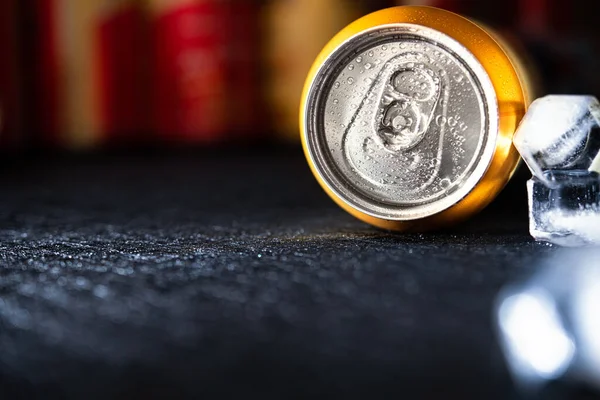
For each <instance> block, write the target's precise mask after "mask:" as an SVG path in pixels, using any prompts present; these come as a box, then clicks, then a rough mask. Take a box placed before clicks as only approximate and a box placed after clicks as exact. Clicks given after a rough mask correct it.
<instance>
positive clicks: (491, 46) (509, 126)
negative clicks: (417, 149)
mask: <svg viewBox="0 0 600 400" xmlns="http://www.w3.org/2000/svg"><path fill="white" fill-rule="evenodd" d="M398 23H409V24H416V25H421V26H425V27H428V28H431V29H435V30H437V31H439V32H441V33H443V34H445V35H447V36H449V37H451V38H453V39H454V40H456V41H458V42H459V43H461V44H462V45H463V46H464V47H465V48H466V49H467V50H469V51H470V52H471V53H472V54H473V55H474V56H475V58H477V60H478V61H479V62H480V64H481V65H482V66H483V68H484V69H485V71H486V72H487V74H488V75H489V78H490V80H491V82H492V84H493V86H494V90H495V92H496V98H497V101H498V110H499V124H498V129H499V131H498V137H497V142H496V150H495V153H494V156H493V158H492V161H491V163H490V165H489V167H488V170H487V172H486V173H485V175H484V176H483V178H482V179H481V180H480V181H479V183H478V184H477V185H476V186H475V188H474V189H473V190H472V191H471V192H470V193H469V194H468V195H467V196H465V197H464V198H463V199H462V200H461V201H459V202H458V203H456V204H454V205H453V206H452V207H450V208H448V209H446V210H445V211H442V212H441V213H439V214H436V215H433V216H430V217H427V218H424V219H419V220H412V221H395V220H387V219H381V218H375V217H372V216H369V215H367V214H364V213H362V212H360V211H358V210H356V209H354V208H353V207H351V206H350V205H348V204H347V203H346V202H344V201H343V200H342V199H341V198H340V197H338V196H337V195H336V194H334V193H333V192H332V191H331V190H329V189H328V187H327V185H326V184H325V182H323V180H322V179H321V178H320V175H319V173H318V172H317V170H316V169H315V166H314V165H313V164H312V162H311V159H310V157H309V152H308V148H307V146H308V144H307V139H306V132H305V127H304V125H305V117H306V116H305V107H306V101H307V99H308V96H309V90H310V87H311V84H312V82H313V80H314V79H315V77H316V75H317V73H318V71H319V68H320V66H321V65H322V64H323V63H324V62H325V60H326V59H327V58H328V57H329V56H330V55H331V54H332V53H333V52H334V51H335V50H336V49H337V48H338V47H339V46H340V45H341V44H342V43H344V42H345V41H347V40H348V39H350V38H352V37H353V36H355V35H357V34H359V33H361V32H363V31H365V30H368V29H372V28H375V27H378V26H382V25H389V24H398ZM532 91H533V89H532V85H531V83H530V79H529V78H528V73H527V71H526V70H525V69H524V67H523V63H522V62H521V61H520V60H519V59H518V56H517V55H516V52H514V51H512V50H511V49H510V48H509V47H508V45H507V44H506V43H505V42H504V41H503V40H502V39H501V38H500V37H499V36H498V35H497V34H496V33H493V32H491V31H490V30H488V29H486V28H484V27H483V26H480V25H478V24H476V23H474V22H472V21H470V20H468V19H466V18H464V17H461V16H459V15H457V14H454V13H451V12H449V11H445V10H441V9H437V8H432V7H417V6H405V7H393V8H389V9H385V10H381V11H377V12H375V13H372V14H369V15H367V16H365V17H362V18H360V19H359V20H357V21H355V22H353V23H352V24H350V25H349V26H347V27H346V28H344V29H343V30H342V31H341V32H339V33H338V34H337V35H336V36H335V37H334V38H333V39H332V40H331V41H330V42H329V43H328V44H327V45H326V46H325V48H324V49H323V50H322V51H321V53H320V54H319V56H318V57H317V59H316V61H315V63H314V64H313V66H312V68H311V70H310V72H309V74H308V78H307V80H306V84H305V86H304V92H303V95H302V104H301V106H300V130H301V138H302V145H303V147H304V152H305V155H306V156H307V160H308V162H309V165H310V167H311V170H312V172H313V174H314V176H315V177H316V178H317V180H318V181H319V184H320V185H321V187H323V189H324V190H325V191H326V192H327V194H328V195H329V196H330V197H331V198H332V199H333V200H334V201H335V202H336V203H337V204H338V205H339V206H340V207H342V208H343V209H344V210H346V211H347V212H348V213H350V214H352V215H354V216H355V217H356V218H358V219H360V220H362V221H364V222H367V223H369V224H371V225H374V226H377V227H380V228H384V229H390V230H397V231H426V230H432V229H436V228H440V227H445V226H448V225H451V224H455V223H457V222H460V221H462V220H464V219H466V218H468V217H470V216H472V215H473V214H475V213H477V212H479V211H481V210H482V209H483V208H484V207H485V206H487V205H488V204H489V203H490V202H491V201H492V200H493V199H494V198H495V197H496V196H497V195H498V193H499V192H500V191H501V190H502V189H503V188H504V186H505V185H506V183H507V182H508V181H509V180H510V178H511V176H512V175H513V173H514V171H515V170H516V168H517V166H518V165H519V160H520V157H519V154H518V152H517V150H516V149H515V148H514V146H513V144H512V138H513V135H514V133H515V130H516V128H517V126H518V124H519V122H520V121H521V119H522V118H523V116H524V115H525V112H526V110H527V107H528V106H529V103H530V102H531V101H532V97H533V94H532Z"/></svg>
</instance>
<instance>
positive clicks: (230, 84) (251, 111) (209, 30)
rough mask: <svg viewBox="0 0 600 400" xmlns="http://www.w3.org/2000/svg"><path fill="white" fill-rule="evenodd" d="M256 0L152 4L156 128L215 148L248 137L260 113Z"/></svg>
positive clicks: (181, 139)
mask: <svg viewBox="0 0 600 400" xmlns="http://www.w3.org/2000/svg"><path fill="white" fill-rule="evenodd" d="M256 7H257V5H256V2H253V1H244V0H170V1H166V0H152V1H151V7H150V14H151V21H152V32H153V34H152V38H153V40H152V43H153V56H152V65H153V79H152V81H153V87H154V89H153V92H154V94H153V115H154V123H153V127H154V130H155V131H156V132H157V133H158V135H159V136H160V137H162V138H163V139H167V140H169V141H175V142H184V143H189V142H192V143H194V142H195V143H214V142H221V141H224V140H227V139H231V138H233V137H235V136H239V135H241V134H244V135H247V134H248V133H249V132H251V131H252V130H253V128H254V126H253V125H254V120H253V119H254V118H255V117H256V111H257V109H258V108H257V106H258V104H257V99H258V94H257V76H256V75H257V73H256V62H255V58H256V57H255V49H256V47H257V35H256Z"/></svg>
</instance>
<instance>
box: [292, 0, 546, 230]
mask: <svg viewBox="0 0 600 400" xmlns="http://www.w3.org/2000/svg"><path fill="white" fill-rule="evenodd" d="M525 65H526V64H525V63H524V62H523V61H522V59H521V58H520V57H519V56H518V55H517V52H516V51H514V50H513V49H511V48H510V46H509V45H508V44H507V42H506V41H504V40H503V39H502V38H501V37H500V36H499V35H498V34H497V33H495V32H493V31H492V30H491V29H489V28H487V27H485V26H484V25H482V24H479V23H476V22H474V21H472V20H469V19H467V18H464V17H462V16H459V15H457V14H454V13H451V12H448V11H445V10H442V9H437V8H432V7H418V6H405V7H393V8H389V9H384V10H381V11H378V12H375V13H372V14H369V15H367V16H365V17H362V18H360V19H359V20H357V21H355V22H353V23H352V24H350V25H349V26H347V27H346V28H345V29H343V30H342V31H341V32H339V33H338V34H337V35H336V36H335V37H334V38H333V39H332V40H331V41H330V42H329V43H328V44H327V45H326V46H325V48H324V49H323V50H322V51H321V53H320V54H319V56H318V57H317V59H316V61H315V62H314V64H313V66H312V68H311V70H310V72H309V74H308V78H307V80H306V84H305V87H304V92H303V95H302V104H301V107H300V130H301V139H302V143H303V147H304V152H305V155H306V158H307V160H308V163H309V165H310V168H311V170H312V172H313V174H314V176H315V177H316V179H317V180H318V182H319V183H320V185H321V186H322V187H323V189H324V190H325V191H326V192H327V194H328V195H329V196H330V197H331V198H332V199H333V200H334V201H335V202H336V203H337V204H338V205H339V206H340V207H342V208H343V209H344V210H346V211H347V212H349V213H350V214H352V215H354V216H355V217H357V218H359V219H360V220H362V221H364V222H367V223H369V224H372V225H374V226H377V227H380V228H384V229H390V230H397V231H425V230H431V229H436V228H440V227H445V226H448V225H451V224H455V223H457V222H460V221H462V220H465V219H466V218H468V217H470V216H472V215H473V214H475V213H477V212H479V211H480V210H482V209H483V208H484V207H485V206H487V205H488V204H489V203H490V202H491V201H492V200H493V199H494V198H495V197H496V196H497V195H498V193H499V192H500V191H501V190H502V188H503V187H504V186H505V185H506V183H507V182H508V181H509V180H510V178H511V176H512V175H513V173H514V171H515V170H516V168H517V166H518V165H519V161H520V157H519V154H518V153H517V151H516V149H515V148H514V146H513V144H512V138H513V135H514V133H515V130H516V128H517V126H518V124H519V122H520V120H521V119H522V117H523V116H524V114H525V112H526V110H527V107H528V105H529V104H530V102H531V101H532V96H533V91H534V90H533V85H532V83H531V82H532V81H531V79H530V78H529V75H530V73H529V68H527V67H526V66H525Z"/></svg>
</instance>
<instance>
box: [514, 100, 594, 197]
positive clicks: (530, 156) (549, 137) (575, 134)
mask: <svg viewBox="0 0 600 400" xmlns="http://www.w3.org/2000/svg"><path fill="white" fill-rule="evenodd" d="M599 127H600V103H599V102H598V100H597V99H596V98H595V97H593V96H558V95H553V96H546V97H542V98H540V99H538V100H536V101H534V102H533V103H532V104H531V107H530V108H529V111H528V112H527V114H526V115H525V117H524V118H523V121H522V122H521V124H520V126H519V128H518V129H517V132H516V133H515V137H514V144H515V146H516V148H517V150H519V153H521V156H522V157H523V159H524V160H525V162H526V163H527V165H528V166H529V169H530V170H531V172H532V173H533V175H534V176H535V177H536V178H537V179H538V180H540V181H542V182H544V183H545V184H546V185H548V186H552V185H553V184H554V182H553V180H554V179H553V177H554V174H553V173H552V171H554V170H561V171H564V170H590V171H596V172H600V157H599V153H600V131H599V129H598V128H599Z"/></svg>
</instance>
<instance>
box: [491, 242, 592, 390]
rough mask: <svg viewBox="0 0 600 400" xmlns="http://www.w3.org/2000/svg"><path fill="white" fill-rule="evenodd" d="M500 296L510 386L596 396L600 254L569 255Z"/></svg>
mask: <svg viewBox="0 0 600 400" xmlns="http://www.w3.org/2000/svg"><path fill="white" fill-rule="evenodd" d="M542 267H543V268H542V270H541V271H540V272H539V273H538V274H537V275H535V276H534V277H533V278H531V279H530V280H528V281H526V282H524V283H520V284H514V285H511V286H509V287H507V288H505V289H504V290H503V292H502V293H501V295H500V296H499V299H498V303H497V309H496V322H497V328H498V332H499V338H500V342H501V345H502V348H503V350H504V354H505V356H506V360H507V364H508V366H509V368H510V370H511V372H512V375H513V377H514V379H515V381H516V382H517V383H518V384H519V386H520V387H522V388H524V389H528V390H538V389H542V388H543V387H544V386H545V385H546V384H548V383H550V382H552V381H555V380H561V381H562V380H564V381H566V382H568V383H575V384H584V385H585V386H589V387H591V388H596V389H598V390H600V249H586V250H579V251H574V250H569V251H565V252H563V253H561V254H559V255H558V256H556V257H554V258H553V259H548V260H547V261H546V262H545V263H543V264H542Z"/></svg>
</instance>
